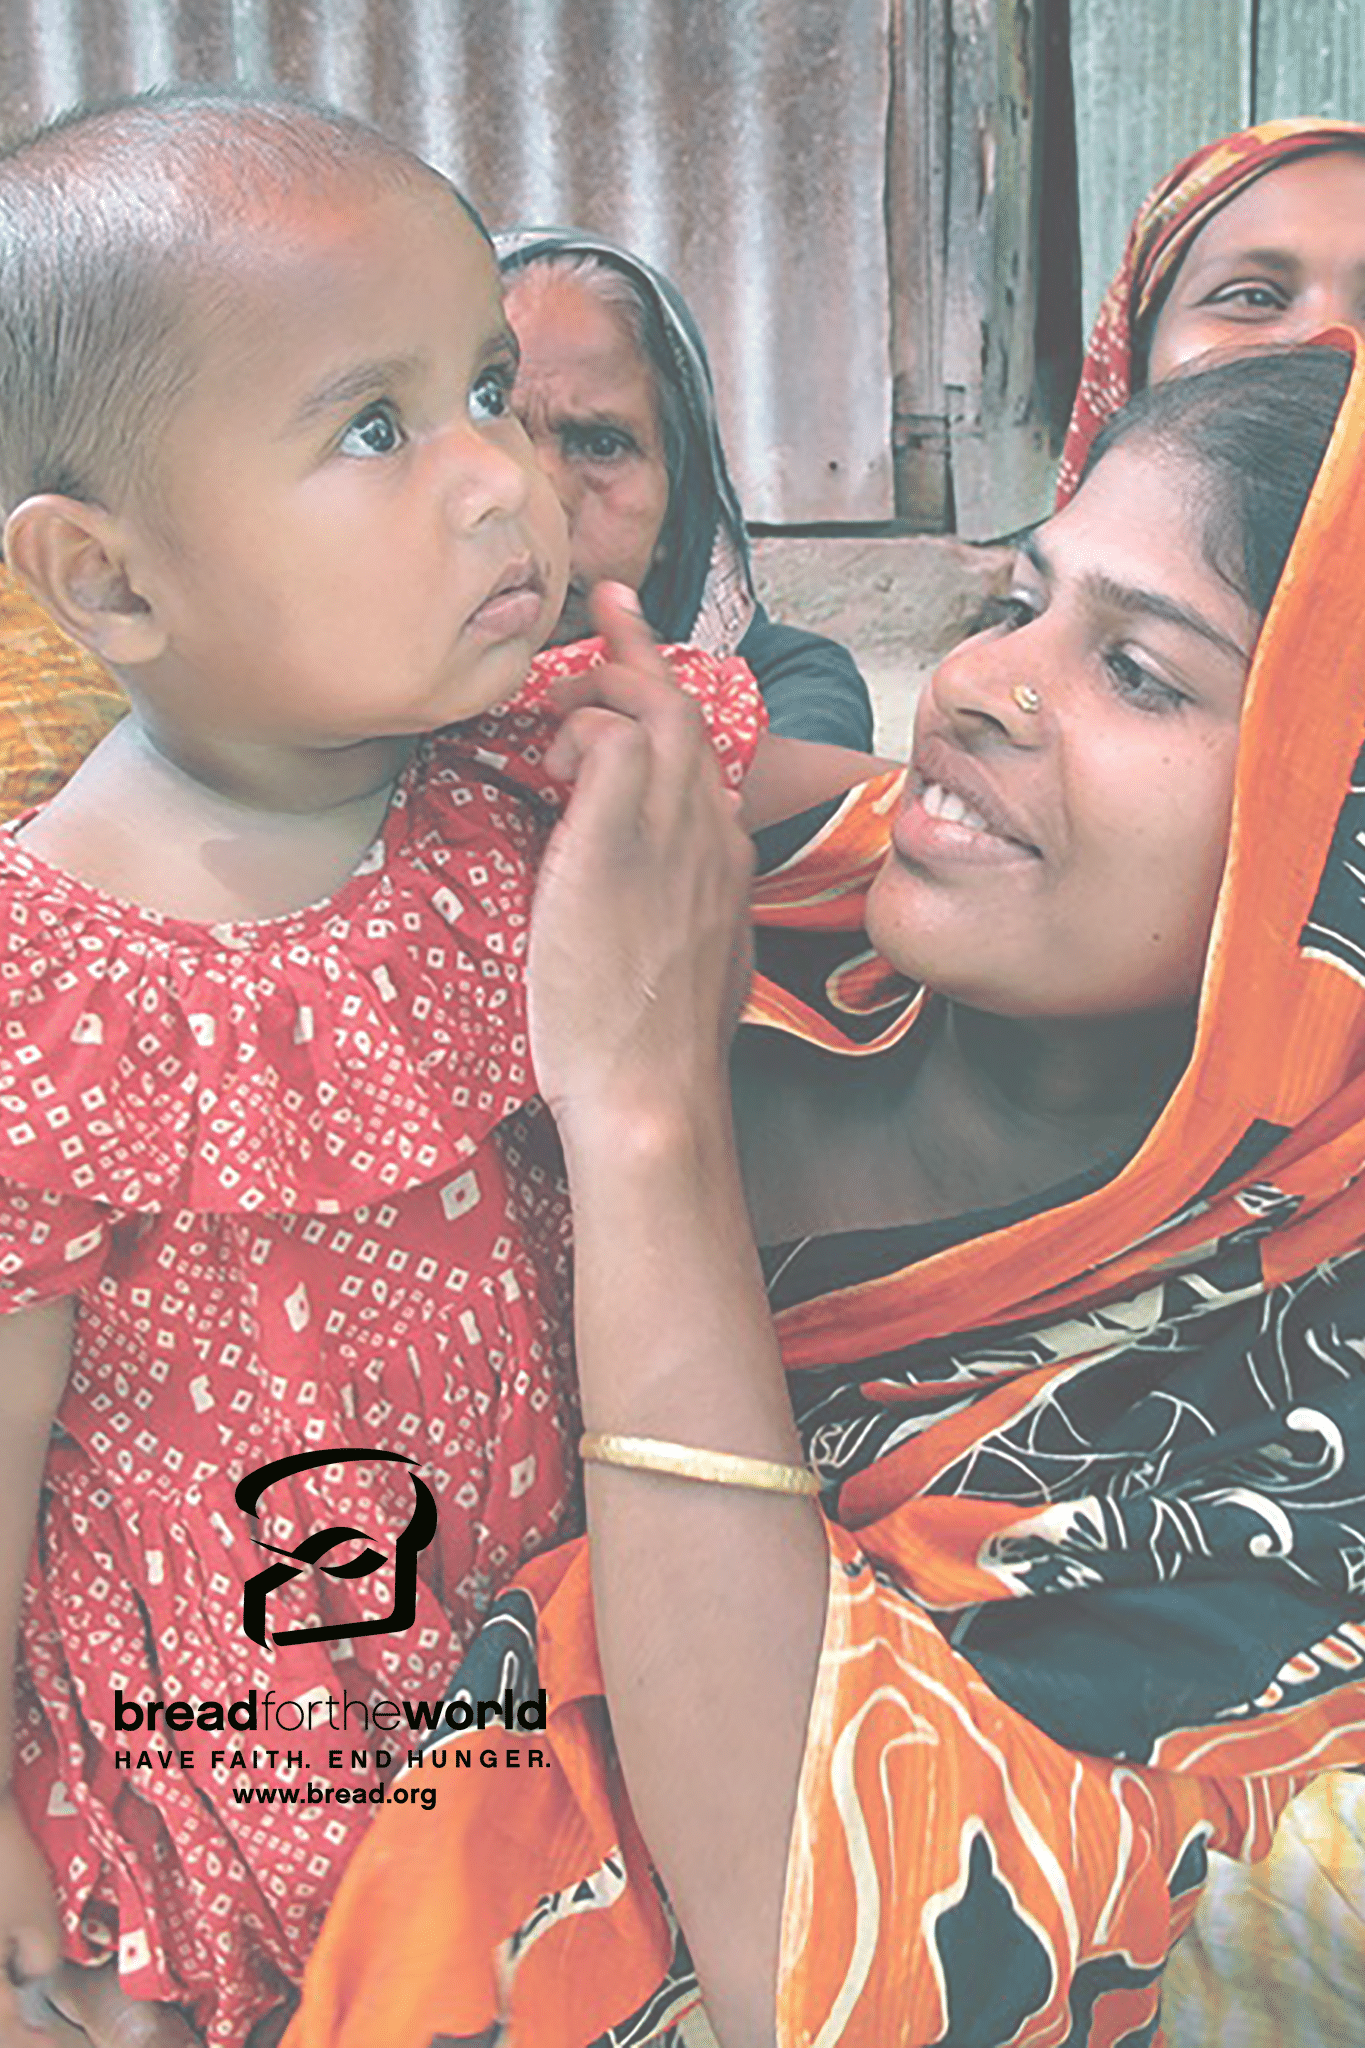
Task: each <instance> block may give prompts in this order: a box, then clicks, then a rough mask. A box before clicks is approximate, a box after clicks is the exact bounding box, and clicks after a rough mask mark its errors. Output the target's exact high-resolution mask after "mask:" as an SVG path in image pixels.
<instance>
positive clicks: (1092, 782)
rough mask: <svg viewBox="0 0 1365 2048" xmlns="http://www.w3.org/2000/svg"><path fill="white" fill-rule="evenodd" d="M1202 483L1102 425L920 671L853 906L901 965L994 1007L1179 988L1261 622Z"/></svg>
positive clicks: (1194, 951) (1211, 878)
mask: <svg viewBox="0 0 1365 2048" xmlns="http://www.w3.org/2000/svg"><path fill="white" fill-rule="evenodd" d="M1200 497H1201V493H1200V490H1199V485H1198V479H1197V478H1195V477H1192V476H1191V474H1190V471H1189V469H1188V468H1187V467H1186V466H1185V465H1184V464H1183V463H1181V462H1179V461H1178V460H1173V459H1172V458H1170V457H1168V456H1165V455H1162V454H1160V453H1157V452H1155V451H1154V450H1153V449H1152V448H1151V446H1150V444H1149V445H1148V446H1145V447H1144V446H1143V444H1142V442H1141V440H1140V438H1135V439H1134V440H1132V441H1129V442H1126V443H1124V444H1122V445H1121V446H1120V447H1118V448H1116V449H1115V450H1114V451H1113V452H1112V453H1111V454H1109V455H1107V456H1105V457H1104V459H1103V460H1102V461H1101V462H1100V464H1099V466H1098V467H1097V468H1096V469H1095V470H1094V472H1093V473H1092V475H1091V476H1090V477H1089V478H1088V479H1087V481H1086V482H1085V484H1084V485H1083V486H1082V488H1081V490H1080V491H1079V492H1078V493H1077V495H1076V497H1075V498H1074V499H1073V500H1072V501H1071V503H1070V504H1069V505H1068V506H1067V507H1066V509H1065V510H1064V511H1062V512H1060V513H1059V514H1058V515H1057V516H1056V518H1054V519H1052V520H1050V521H1049V522H1048V524H1047V525H1046V526H1044V527H1042V528H1040V529H1039V530H1038V532H1037V533H1036V534H1034V535H1033V536H1031V538H1030V539H1029V540H1028V541H1027V542H1026V543H1025V545H1024V547H1023V549H1022V550H1021V552H1020V555H1019V558H1018V561H1017V564H1016V569H1015V575H1014V581H1013V584H1012V587H1011V591H1010V595H1009V596H1008V597H1007V598H1005V599H1003V600H1001V601H1000V602H999V606H998V610H997V612H996V613H995V614H994V617H993V620H992V622H990V623H988V624H986V625H985V627H984V629H983V630H981V631H978V632H977V633H976V634H975V635H974V636H973V637H972V638H971V639H970V640H967V641H964V642H963V644H962V645H961V646H960V647H958V648H957V649H955V650H954V652H953V653H952V654H950V655H949V656H948V658H947V659H946V661H944V662H943V664H942V665H941V667H940V668H939V669H938V671H937V672H936V674H935V675H934V677H933V679H932V681H931V682H930V684H929V685H928V687H927V688H926V689H925V691H924V693H923V695H922V697H921V699H920V703H919V707H918V711H917V714H916V720H915V734H914V748H913V752H912V756H911V766H910V774H909V777H908V779H907V784H906V791H905V796H904V798H903V800H902V803H901V808H900V810H899V812H898V814H897V817H896V821H895V825H894V828H893V831H892V852H891V854H890V856H889V858H888V860H887V862H886V865H885V866H884V868H883V869H882V871H881V873H880V875H879V876H878V878H877V881H876V883H875V885H874V887H873V890H872V895H871V899H870V904H869V915H868V930H869V932H870V934H871V936H872V939H873V941H874V943H875V944H876V946H877V947H878V949H879V950H880V951H881V952H882V954H883V955H884V956H885V957H886V958H887V959H889V960H890V961H891V962H892V964H893V965H895V966H896V967H898V968H899V969H900V970H901V971H902V972H903V973H905V974H907V975H909V976H911V977H912V978H913V979H915V980H918V981H923V982H926V983H927V984H928V985H929V986H930V987H931V988H934V989H937V990H938V991H939V992H940V993H942V994H944V995H948V996H953V997H955V998H957V999H958V1000H960V1001H962V1002H965V1003H969V1004H971V1005H973V1006H974V1007H977V1008H980V1009H983V1010H988V1011H992V1012H995V1013H997V1014H999V1015H1004V1016H1019V1017H1024V1016H1028V1017H1035V1018H1046V1017H1058V1018H1060V1017H1068V1018H1099V1017H1115V1016H1122V1015H1129V1014H1133V1015H1136V1014H1138V1013H1140V1012H1145V1011H1152V1010H1161V1009H1169V1008H1173V1007H1179V1006H1182V1005H1186V1004H1188V1003H1190V1002H1191V1001H1192V1000H1193V999H1194V997H1195V996H1196V994H1197V992H1198V988H1199V982H1200V976H1201V973H1202V970H1203V962H1204V955H1205V952H1206V950H1207V946H1208V939H1209V932H1210V928H1211V924H1212V918H1213V910H1214V903H1215V900H1216V897H1217V893H1218V885H1219V881H1220V878H1221V876H1222V871H1223V861H1224V855H1225V852H1226V848H1227V841H1228V827H1229V820H1230V816H1231V806H1232V789H1233V774H1234V768H1235V764H1236V757H1237V732H1238V720H1239V717H1240V713H1241V706H1242V688H1243V684H1244V681H1245V678H1246V672H1247V666H1248V661H1249V656H1250V651H1251V647H1252V643H1253V641H1254V639H1255V636H1256V631H1257V620H1256V618H1255V615H1254V614H1253V612H1252V611H1251V609H1250V607H1249V606H1248V605H1247V603H1246V602H1245V601H1244V600H1243V599H1241V598H1240V597H1238V596H1237V595H1236V593H1235V592H1233V591H1232V590H1231V589H1230V588H1229V587H1228V585H1227V584H1226V583H1224V582H1223V581H1222V580H1221V579H1220V578H1219V576H1218V575H1217V574H1216V573H1215V571H1214V570H1212V569H1211V568H1210V567H1209V566H1208V564H1207V563H1206V562H1205V560H1204V553H1203V548H1202V545H1201V540H1200V533H1199V528H1198V524H1197V507H1198V505H1199V501H1200ZM1192 507H1194V508H1195V511H1194V513H1192V510H1191V508H1192ZM1035 702H1036V706H1037V708H1036V709H1033V708H1031V707H1032V706H1033V705H1034V704H1035Z"/></svg>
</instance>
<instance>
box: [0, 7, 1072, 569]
mask: <svg viewBox="0 0 1365 2048" xmlns="http://www.w3.org/2000/svg"><path fill="white" fill-rule="evenodd" d="M1035 14H1036V9H1035V8H1034V7H1033V6H1032V5H1031V4H1030V0H0V130H2V131H3V132H4V133H5V134H10V135H12V134H14V133H16V132H18V131H21V130H23V129H25V128H27V127H30V126H32V125H34V124H35V123H36V122H37V121H39V120H41V119H43V118H45V117H46V116H47V115H49V114H51V113H53V112H55V111H57V110H58V109H59V108H61V107H64V106H67V105H70V104H71V103H73V102H74V101H76V100H79V99H82V98H90V97H97V96H100V95H103V94H106V93H110V92H117V91H124V90H130V89H137V88H140V87H143V86H146V85H150V84H153V83H158V82H162V81H170V80H174V79H182V78H188V79H227V78H232V77H237V78H240V79H244V80H246V81H249V82H250V81H258V82H264V81H269V80H280V81H283V82H287V83H290V84H293V85H296V86H299V87H301V88H303V89H304V90H305V91H308V92H310V93H313V94H314V95H316V96H319V97H321V98H324V99H328V100H331V101H334V102H335V103H337V104H338V105H340V106H343V107H345V108H348V109H350V110H351V111H352V112H355V113H357V114H360V115H363V116H365V117H367V118H369V119H371V120H373V121H375V122H376V123H377V124H378V125H379V126H380V127H382V128H384V129H385V130H386V131H387V132H388V133H390V134H392V135H394V136H396V137H397V138H399V139H400V140H402V141H404V142H406V143H408V144H409V145H410V146H411V147H412V148H414V149H416V150H417V151H419V152H420V153H421V154H422V155H424V156H426V157H428V158H429V159H430V160H431V161H432V162H433V163H435V164H437V165H439V166H440V168H441V169H443V170H445V171H447V172H448V173H449V174H450V175H451V176H453V177H454V178H455V179H456V181H457V182H458V183H460V184H461V185H463V186H464V187H465V188H466V189H467V190H468V191H469V192H470V194H471V196H472V197H473V198H474V199H475V201H476V203H477V204H478V205H479V206H480V207H481V209H482V210H483V212H484V214H485V216H486V217H487V219H488V220H489V221H490V223H491V224H493V225H496V226H503V225H511V224H513V223H516V222H532V221H541V222H545V221H555V222H560V223H574V224H577V225H579V226H583V227H590V228H596V229H598V230H599V231H601V232H603V233H606V234H608V235H613V236H615V237H616V238H617V239H619V240H621V241H623V242H626V243H627V244H629V245H630V246H633V247H634V248H636V249H638V250H639V251H640V252H641V253H642V254H644V255H645V256H647V257H648V258H650V259H651V260H652V261H653V262H655V263H657V264H658V265H660V267H661V268H663V269H664V270H665V271H667V272H669V273H670V274H671V275H672V276H673V277H675V278H676V279H677V281H678V283H679V284H680V285H681V287H682V289H683V290H684V292H685V293H686V294H687V296H688V297H689V299H690V300H691V301H692V303H693V305H694V307H695V309H696V311H697V314H698V317H699V318H700V320H701V323H702V325H703V328H704V329H705V331H706V334H707V337H708V340H709V342H710V346H711V352H712V356H713V359H714V363H715V368H716V374H717V384H718V387H719V391H720V398H721V406H722V414H723V419H724V423H725V431H726V438H727V442H728V445H729V447H730V450H731V453H732V457H733V460H734V467H735V470H736V475H737V478H738V481H739V483H740V488H741V491H742V494H743V497H744V501H745V506H746V509H747V511H748V513H749V516H750V517H751V518H752V519H754V520H756V521H760V522H769V523H774V524H784V525H791V524H801V523H805V522H816V521H819V522H832V521H869V520H884V519H888V518H890V517H891V516H892V515H893V514H894V513H896V512H897V511H899V512H900V513H901V514H902V515H903V516H906V517H908V518H910V519H911V520H912V521H913V522H914V523H916V524H919V525H923V526H935V525H942V524H944V523H946V522H947V521H948V520H949V519H950V518H951V516H952V512H953V508H954V503H955V504H956V510H957V515H958V518H959V521H960V523H962V524H964V525H965V526H966V527H967V528H968V529H970V530H976V531H978V532H991V531H998V530H999V528H1000V527H1001V526H1002V525H1005V524H1008V523H1010V522H1011V520H1012V519H1014V518H1015V517H1016V516H1018V517H1023V516H1024V514H1025V513H1026V512H1027V511H1028V510H1029V509H1031V507H1032V504H1033V502H1034V501H1035V500H1037V499H1038V498H1039V494H1040V492H1041V491H1042V490H1043V489H1044V484H1043V481H1042V479H1043V472H1044V470H1045V468H1046V460H1047V453H1048V451H1047V446H1046V442H1047V436H1046V434H1045V433H1044V432H1043V431H1042V430H1041V429H1040V428H1039V426H1038V424H1037V422H1036V421H1035V420H1034V419H1033V417H1032V399H1033V382H1034V364H1033V347H1032V335H1033V320H1034V311H1035V306H1034V293H1035V287H1036V266H1035V264H1034V262H1033V259H1032V253H1031V252H1032V248H1033V241H1034V239H1035V236H1036V215H1037V205H1036V192H1035V182H1036V176H1035V174H1036V164H1037V157H1038V148H1039V137H1038V133H1037V129H1036V124H1035V122H1034V112H1035V107H1034V84H1035V81H1034V76H1033V71H1034V55H1035V51H1034V45H1035V42H1036V39H1037V31H1036V25H1035Z"/></svg>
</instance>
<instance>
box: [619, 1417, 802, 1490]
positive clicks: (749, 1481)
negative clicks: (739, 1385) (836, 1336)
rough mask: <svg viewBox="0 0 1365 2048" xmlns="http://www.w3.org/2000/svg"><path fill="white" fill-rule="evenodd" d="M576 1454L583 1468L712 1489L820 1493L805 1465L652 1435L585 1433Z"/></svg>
mask: <svg viewBox="0 0 1365 2048" xmlns="http://www.w3.org/2000/svg"><path fill="white" fill-rule="evenodd" d="M578 1454H579V1456H580V1457H581V1458H582V1459H583V1461H584V1463H585V1464H588V1465H622V1466H624V1467H625V1468H626V1469H627V1470H628V1471H633V1472H663V1473H666V1474H667V1475H668V1477H669V1478H670V1479H700V1480H704V1481H706V1482H708V1483H709V1484H710V1485H712V1486H746V1487H750V1488H751V1489H752V1490H753V1491H754V1492H755V1493H807V1494H813V1493H819V1491H820V1481H819V1479H818V1478H817V1476H816V1474H815V1473H814V1472H812V1471H811V1469H810V1466H809V1465H779V1464H776V1463H774V1462H773V1461H772V1460H771V1459H768V1458H742V1457H740V1456H739V1454H738V1453H737V1452H735V1451H698V1450H694V1449H693V1448H692V1446H691V1445H690V1444H670V1443H664V1442H662V1441H661V1440H660V1439H659V1438H658V1437H654V1436H603V1435H599V1434H597V1433H596V1432H595V1431H592V1430H589V1431H588V1432H587V1433H586V1434H585V1435H584V1436H583V1437H581V1438H580V1440H579V1445H578Z"/></svg>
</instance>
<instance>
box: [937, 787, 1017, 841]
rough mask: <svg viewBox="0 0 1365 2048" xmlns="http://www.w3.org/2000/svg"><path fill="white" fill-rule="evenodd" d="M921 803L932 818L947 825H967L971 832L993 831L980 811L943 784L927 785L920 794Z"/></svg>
mask: <svg viewBox="0 0 1365 2048" xmlns="http://www.w3.org/2000/svg"><path fill="white" fill-rule="evenodd" d="M920 802H921V803H922V804H923V805H924V808H925V810H926V811H927V812H928V813H929V816H930V817H931V818H941V819H942V820H943V822H944V824H946V825H965V826H966V828H967V830H968V831H969V832H989V831H990V829H991V828H990V826H989V825H988V824H987V823H986V820H985V819H984V818H983V817H982V815H981V813H980V811H974V810H973V809H972V807H971V805H970V804H969V803H964V801H963V800H962V798H961V797H960V796H958V795H957V794H956V793H955V792H954V791H953V790H951V789H945V788H944V787H943V784H942V783H941V782H929V783H926V784H925V786H924V788H923V790H922V791H921V792H920ZM994 836H998V835H994Z"/></svg>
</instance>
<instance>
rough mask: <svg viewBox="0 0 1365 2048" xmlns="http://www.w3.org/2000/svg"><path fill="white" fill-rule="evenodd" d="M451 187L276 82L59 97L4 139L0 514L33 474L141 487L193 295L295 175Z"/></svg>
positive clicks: (85, 488) (318, 189)
mask: <svg viewBox="0 0 1365 2048" xmlns="http://www.w3.org/2000/svg"><path fill="white" fill-rule="evenodd" d="M357 180H358V181H359V182H360V184H361V186H362V188H364V187H366V186H368V187H369V188H370V189H371V190H373V191H382V190H385V189H392V188H395V187H401V186H404V185H408V186H417V185H421V184H427V185H428V186H437V187H442V186H443V187H445V189H446V190H447V191H448V192H449V193H450V196H451V198H452V199H453V200H455V201H456V202H457V203H458V204H459V205H460V206H461V207H462V208H463V209H464V211H465V213H466V214H467V215H468V216H469V218H470V219H471V220H473V222H474V224H475V225H476V226H477V227H478V228H479V230H480V232H481V233H482V232H483V224H482V222H481V221H479V219H478V216H477V214H475V213H474V211H473V209H472V208H471V207H470V206H469V205H468V203H467V202H466V201H465V200H464V199H463V198H461V196H460V194H459V193H457V192H456V191H455V190H454V188H453V187H452V186H450V185H448V184H447V182H446V180H445V179H443V178H442V177H441V176H440V174H439V173H438V172H436V171H434V170H432V169H431V168H430V167H429V166H428V165H426V164H424V163H422V162H421V161H420V159H419V158H417V157H414V156H413V155H411V154H410V153H409V151H407V150H405V149H403V148H401V147H400V146H399V145H398V144H396V143H393V142H390V141H389V140H388V139H387V137H385V136H383V135H380V134H379V133H377V131H376V130H374V129H373V128H368V127H366V125H365V124H364V122H362V121H356V120H353V119H352V118H351V117H350V116H349V115H347V114H341V113H336V112H334V111H332V110H331V109H328V108H323V107H317V106H314V105H312V104H310V103H309V102H308V101H305V100H300V99H298V98H295V97H293V96H292V95H289V94H287V93H283V92H264V93H258V92H251V93H246V92H238V91H235V90H233V89H232V88H230V87H204V88H198V87H193V86H188V87H184V86H177V87H173V88H169V89H163V90H158V91H155V92H151V93H144V94H141V95H139V96H137V97H136V98H131V99H124V100H117V101H112V102H110V103H109V104H107V105H105V106H100V107H94V108H89V109H84V108H82V109H77V110H76V111H75V112H74V113H70V114H64V115H62V116H61V117H60V118H59V119H58V120H56V121H54V122H52V123H51V124H50V125H49V126H48V127H46V128H42V129H40V130H39V131H38V133H37V134H36V135H34V136H32V137H30V138H29V139H28V140H26V141H24V142H21V143H19V144H17V145H15V146H14V147H13V148H11V149H8V150H6V151H5V152H4V153H3V154H2V155H0V517H3V516H7V515H8V514H9V513H10V512H11V511H12V510H13V509H14V507H15V506H16V505H17V504H19V503H21V502H22V500H23V499H25V498H27V497H30V496H32V495H33V494H34V493H36V492H40V491H59V492H62V493H64V494H66V495H68V496H71V497H76V498H81V499H85V500H87V501H93V502H97V503H101V504H105V505H108V506H111V507H112V506H114V505H116V504H118V503H120V502H122V501H123V500H124V499H125V498H126V497H127V496H128V494H129V493H130V492H134V493H136V492H140V491H143V490H145V489H146V488H147V487H148V485H149V484H150V481H151V472H152V467H153V458H154V456H155V453H156V450H157V447H158V445H159V442H160V438H161V433H162V430H163V429H164V427H165V424H166V421H167V419H168V417H169V415H170V413H171V411H172V409H173V407H174V405H175V402H176V400H177V398H178V396H179V395H180V394H181V393H182V392H183V391H184V390H185V388H186V386H187V385H188V383H189V381H190V379H191V377H192V376H193V374H194V370H195V358H194V347H193V338H192V327H191V323H190V321H189V320H188V319H187V317H186V315H187V310H188V307H189V304H190V300H191V295H192V294H199V295H202V297H203V303H204V304H205V305H207V306H209V307H211V306H212V304H213V300H214V296H215V287H218V289H219V291H220V292H221V291H222V289H223V288H224V287H226V288H227V289H228V290H229V291H230V288H231V282H232V273H231V266H230V265H227V264H222V265H221V267H220V265H219V263H218V262H217V261H216V259H218V258H221V256H222V255H223V253H224V251H225V247H226V238H227V236H229V235H233V234H235V233H236V232H237V231H239V230H240V228H241V227H242V226H243V225H244V224H250V223H252V222H263V223H264V222H268V221H269V219H270V217H271V214H272V211H273V210H274V209H275V208H276V207H278V206H280V205H281V203H282V202H284V201H285V200H287V199H288V198H289V197H290V196H292V195H294V194H297V193H298V192H300V191H307V192H308V193H309V194H311V195H314V196H316V195H318V194H320V193H326V192H327V191H328V190H329V189H335V188H336V187H337V186H339V185H343V184H346V185H353V184H354V183H355V182H356V181H357Z"/></svg>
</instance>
